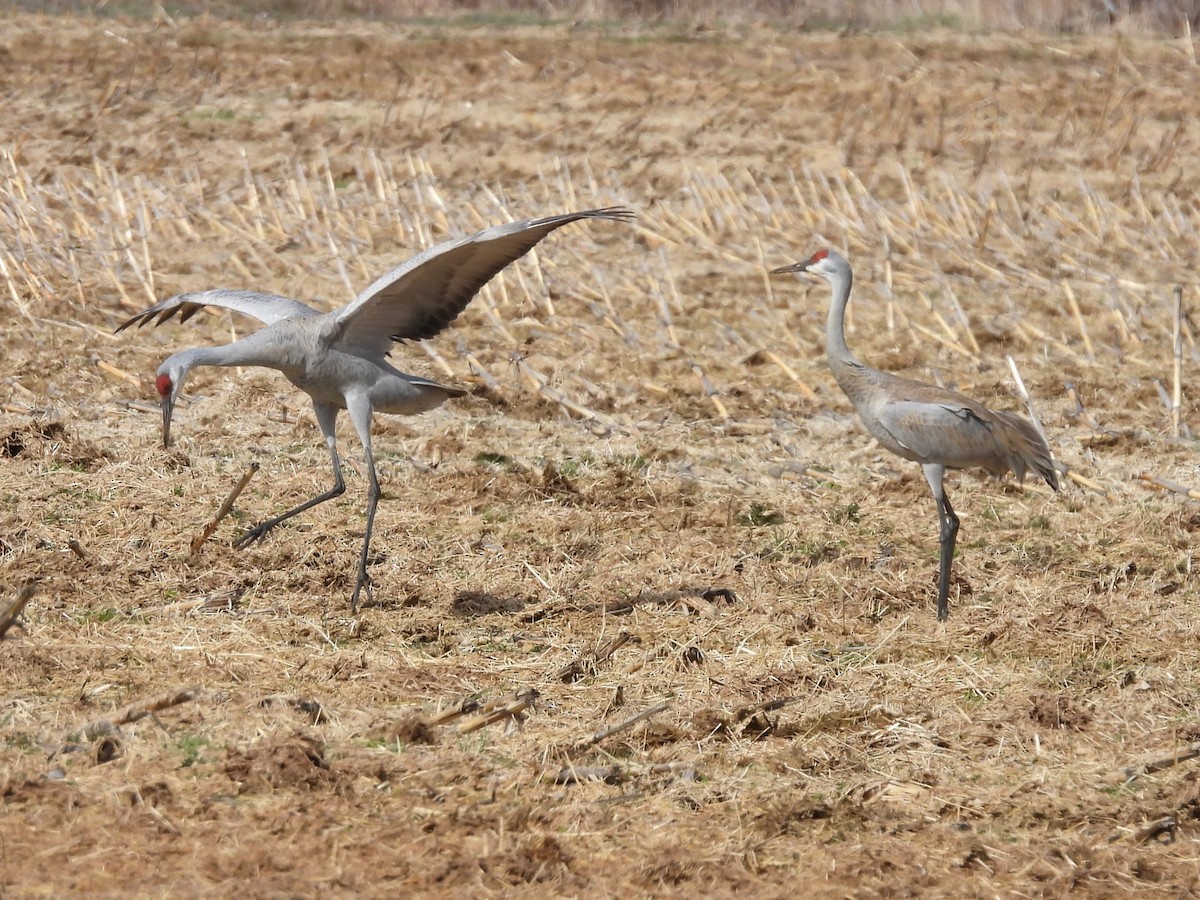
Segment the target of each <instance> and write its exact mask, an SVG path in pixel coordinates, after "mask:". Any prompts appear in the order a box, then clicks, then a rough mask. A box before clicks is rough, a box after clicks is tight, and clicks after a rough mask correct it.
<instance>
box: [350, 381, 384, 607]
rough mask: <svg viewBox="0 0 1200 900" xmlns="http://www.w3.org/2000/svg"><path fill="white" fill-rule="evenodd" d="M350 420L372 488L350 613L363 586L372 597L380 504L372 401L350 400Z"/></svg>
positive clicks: (368, 497)
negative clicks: (371, 559)
mask: <svg viewBox="0 0 1200 900" xmlns="http://www.w3.org/2000/svg"><path fill="white" fill-rule="evenodd" d="M347 407H348V409H349V412H350V420H351V421H352V422H353V423H354V429H355V431H357V432H358V438H359V440H360V441H362V445H363V454H364V456H365V457H366V462H367V478H368V480H369V481H370V484H371V486H370V490H369V491H368V492H367V530H366V532H365V533H364V534H363V545H362V552H361V553H360V554H359V556H358V578H357V579H356V580H355V582H354V593H353V594H351V595H350V614H351V615H355V614H356V613H357V612H358V595H359V593H360V592H361V591H362V589H363V588H366V589H367V599H368V600H370V599H371V576H370V575H368V574H367V557H368V556H369V555H370V552H371V534H372V532H374V530H375V508H376V507H377V506H379V497H380V495H381V494H382V491H380V489H379V478H378V477H377V476H376V474H375V454H374V452H373V451H372V450H371V413H372V409H371V404H370V401H359V402H353V401H352V402H350V403H348V404H347Z"/></svg>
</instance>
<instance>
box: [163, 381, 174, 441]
mask: <svg viewBox="0 0 1200 900" xmlns="http://www.w3.org/2000/svg"><path fill="white" fill-rule="evenodd" d="M173 412H175V392H174V391H171V392H170V393H169V394H167V396H165V397H163V398H162V414H163V449H164V450H167V449H169V448H170V446H171V413H173Z"/></svg>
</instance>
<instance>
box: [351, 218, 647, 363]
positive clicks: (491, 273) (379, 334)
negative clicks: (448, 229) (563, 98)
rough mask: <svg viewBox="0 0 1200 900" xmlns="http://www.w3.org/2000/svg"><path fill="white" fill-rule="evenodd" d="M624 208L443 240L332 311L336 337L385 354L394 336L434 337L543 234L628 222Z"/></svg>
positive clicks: (516, 224) (499, 227)
mask: <svg viewBox="0 0 1200 900" xmlns="http://www.w3.org/2000/svg"><path fill="white" fill-rule="evenodd" d="M632 218H633V213H632V212H631V211H630V210H627V209H624V208H622V207H609V208H605V209H590V210H585V211H584V212H577V213H566V214H565V215H559V216H548V217H547V218H544V219H529V220H526V221H523V222H510V223H508V224H505V225H497V226H494V227H492V228H488V229H486V230H484V231H480V232H478V233H477V234H473V235H469V236H467V237H463V238H458V239H457V240H453V241H447V242H446V243H444V244H439V245H438V246H436V247H431V248H430V249H428V250H426V251H425V252H423V253H420V254H418V255H417V256H414V257H413V258H412V259H410V260H408V261H407V262H405V263H404V264H402V265H400V266H398V267H396V268H395V269H393V270H392V271H390V272H388V273H387V274H386V275H384V276H382V277H381V278H379V279H378V280H376V281H375V283H374V284H372V285H371V286H370V287H368V288H367V289H366V290H365V291H363V292H362V293H361V294H359V296H358V298H357V299H355V300H354V302H353V303H351V304H350V305H349V306H347V307H345V308H344V309H342V311H341V312H339V313H338V314H337V322H338V330H337V331H336V332H335V334H336V335H337V336H336V339H335V341H336V343H337V344H339V345H341V346H343V347H346V348H353V349H355V350H358V351H360V352H363V351H366V352H373V353H386V352H387V351H388V350H389V349H390V348H391V344H392V342H393V341H403V340H422V339H424V338H430V337H433V336H434V335H435V334H437V333H438V332H439V331H441V330H442V329H443V328H445V327H446V326H447V325H449V324H450V323H451V322H453V321H454V319H455V318H457V317H458V314H459V313H461V312H462V311H463V310H464V309H465V308H466V307H467V304H468V303H470V302H471V300H472V298H474V296H475V295H476V294H477V293H479V289H480V288H482V287H483V286H484V285H485V284H487V283H488V282H489V281H491V280H492V278H494V277H495V276H496V274H497V273H498V272H499V271H500V270H501V269H503V268H505V267H506V266H508V265H509V264H510V263H512V262H513V261H514V260H517V259H520V258H521V257H522V256H524V255H525V254H526V253H528V252H529V251H530V250H531V249H533V247H534V245H536V244H537V243H538V242H539V241H540V240H541V239H542V238H544V237H545V236H546V235H548V234H549V233H550V232H552V231H554V230H555V229H556V228H561V227H562V226H563V225H566V224H568V223H570V222H575V221H578V220H580V219H613V220H616V221H628V220H630V219H632Z"/></svg>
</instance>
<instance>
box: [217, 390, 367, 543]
mask: <svg viewBox="0 0 1200 900" xmlns="http://www.w3.org/2000/svg"><path fill="white" fill-rule="evenodd" d="M315 411H316V414H317V424H318V425H320V426H321V432H322V433H323V434H324V435H325V446H327V447H328V448H329V456H330V458H331V459H332V461H333V487H331V488H330V489H329V490H327V491H326V492H325V493H323V494H317V496H315V497H313V498H312V499H311V500H307V501H305V502H304V503H301V504H300V505H299V506H295V507H292V508H291V509H289V510H288V511H287V512H285V513H281V514H280V515H278V516H275V518H273V519H267V520H266V521H265V522H259V523H258V524H257V525H255V526H254V527H253V528H251V529H250V530H249V531H247V532H246V533H245V534H243V535H242V536H241V537H239V538H238V539H237V540H236V541H234V542H233V546H234V547H235V548H236V549H238V550H242V549H244V548H246V547H249V546H250V545H251V544H253V543H254V542H255V541H257V540H261V539H262V538H263V536H264V535H266V533H267V532H268V531H270V530H271V529H272V528H274V527H275V526H276V525H278V524H279V523H280V522H286V521H287V520H288V519H290V518H291V517H292V516H294V515H296V514H297V513H302V512H304V511H305V510H306V509H312V508H313V507H314V506H316V505H317V504H318V503H324V502H325V501H326V500H332V499H333V498H334V497H340V496H341V495H342V494H344V493H345V492H346V483H345V482H344V481H343V480H342V464H341V460H339V459H338V452H337V438H336V436H335V435H336V430H335V429H336V422H337V413H338V411H337V410H336V409H334V408H333V407H327V406H315Z"/></svg>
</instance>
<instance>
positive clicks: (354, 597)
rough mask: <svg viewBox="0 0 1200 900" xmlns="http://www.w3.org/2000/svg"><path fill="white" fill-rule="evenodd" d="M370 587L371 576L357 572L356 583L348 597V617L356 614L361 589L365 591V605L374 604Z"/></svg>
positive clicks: (373, 596)
mask: <svg viewBox="0 0 1200 900" xmlns="http://www.w3.org/2000/svg"><path fill="white" fill-rule="evenodd" d="M371 585H372V582H371V576H370V575H368V574H367V573H366V572H365V571H363V572H359V573H358V583H357V584H355V585H354V593H353V594H351V595H350V615H352V616H353V615H356V614H357V613H358V595H359V593H360V592H361V591H362V589H363V588H366V589H367V599H366V601H365V602H366V603H374V602H375V593H374V591H373V590H372V589H371Z"/></svg>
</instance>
